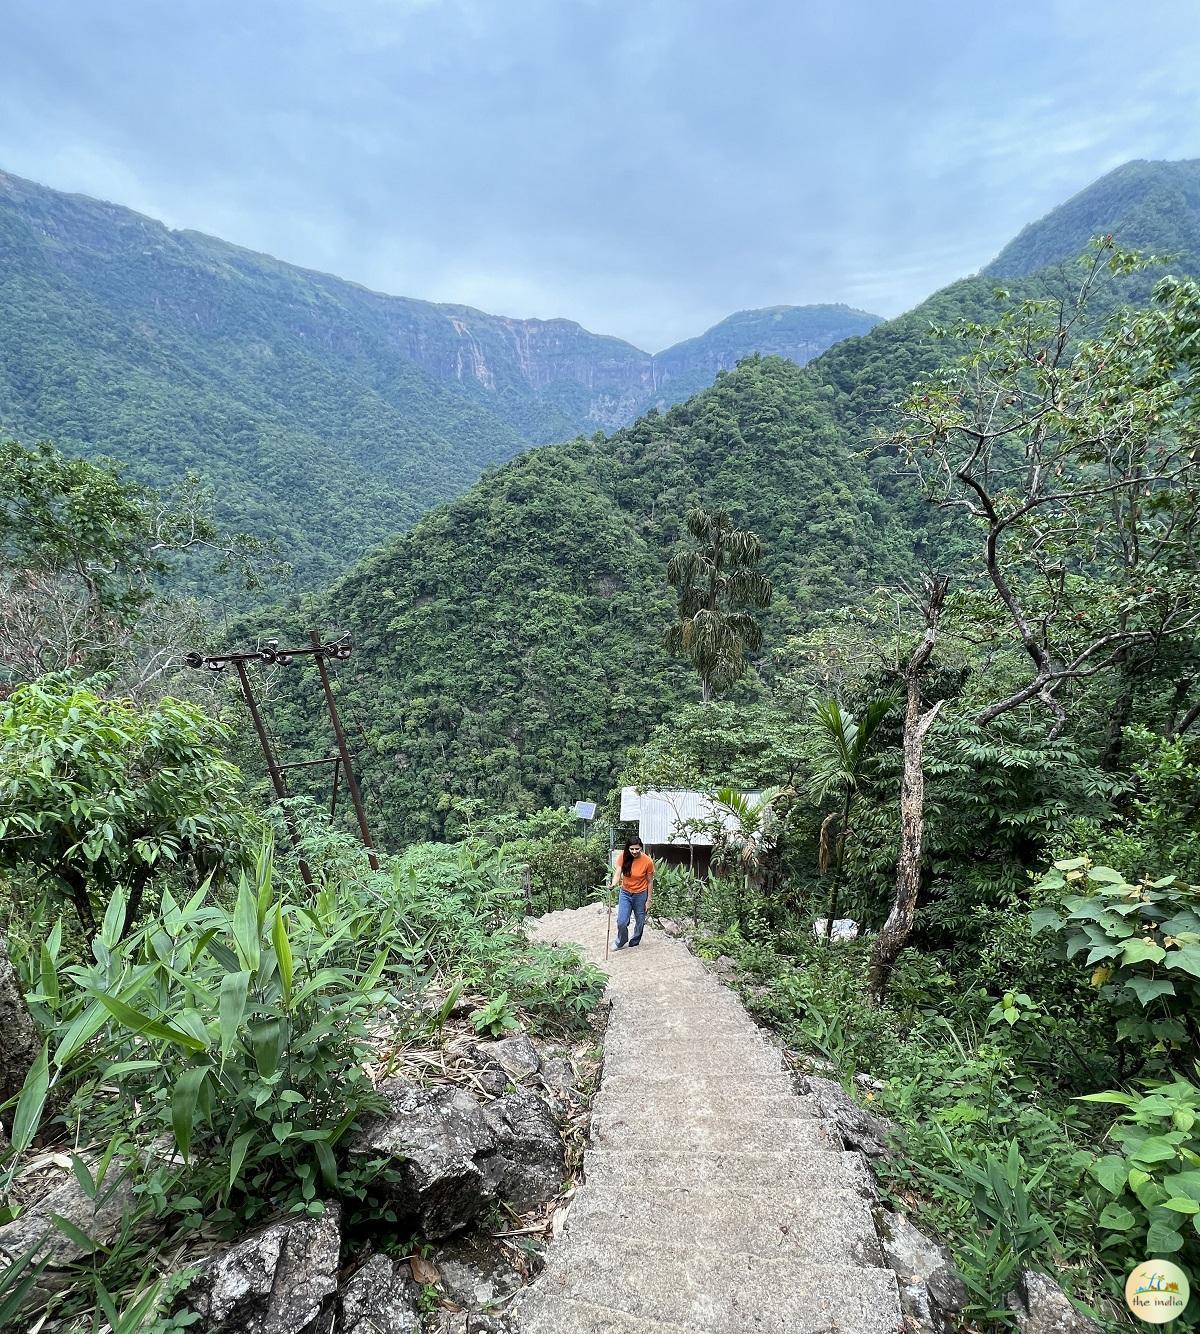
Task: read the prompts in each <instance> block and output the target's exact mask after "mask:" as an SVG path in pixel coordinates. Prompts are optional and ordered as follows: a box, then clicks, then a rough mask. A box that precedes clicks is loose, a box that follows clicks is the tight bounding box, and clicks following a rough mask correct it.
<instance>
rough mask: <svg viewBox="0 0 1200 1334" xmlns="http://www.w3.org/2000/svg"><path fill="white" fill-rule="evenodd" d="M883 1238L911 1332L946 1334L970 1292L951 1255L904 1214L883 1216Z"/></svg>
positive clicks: (885, 1255) (881, 1219)
mask: <svg viewBox="0 0 1200 1334" xmlns="http://www.w3.org/2000/svg"><path fill="white" fill-rule="evenodd" d="M879 1222H880V1227H879V1235H880V1240H881V1242H882V1243H883V1254H884V1258H885V1259H886V1260H887V1263H888V1267H889V1268H890V1269H893V1270H894V1271H895V1273H896V1279H897V1282H898V1284H899V1287H900V1305H901V1307H902V1308H903V1310H904V1314H905V1316H906V1318H907V1323H908V1325H909V1328H910V1329H913V1330H920V1331H921V1332H922V1334H927V1332H928V1334H942V1331H944V1330H946V1329H948V1328H951V1327H952V1325H951V1321H950V1319H949V1317H951V1316H953V1315H955V1314H957V1313H958V1312H959V1311H961V1310H962V1309H963V1307H964V1306H966V1304H967V1289H966V1285H965V1284H964V1283H963V1281H962V1279H961V1278H960V1277H959V1275H958V1271H957V1269H955V1267H954V1260H953V1257H952V1256H951V1254H950V1252H949V1251H948V1250H947V1249H946V1248H945V1247H944V1246H940V1245H939V1244H938V1243H937V1242H935V1241H933V1240H932V1239H931V1238H929V1237H927V1236H926V1235H925V1234H924V1233H923V1232H922V1231H921V1230H920V1229H919V1228H917V1227H915V1226H914V1225H913V1223H911V1222H910V1221H909V1219H907V1218H906V1217H905V1216H904V1215H903V1214H897V1213H889V1212H887V1211H886V1210H885V1211H884V1212H883V1213H881V1215H880V1219H879Z"/></svg>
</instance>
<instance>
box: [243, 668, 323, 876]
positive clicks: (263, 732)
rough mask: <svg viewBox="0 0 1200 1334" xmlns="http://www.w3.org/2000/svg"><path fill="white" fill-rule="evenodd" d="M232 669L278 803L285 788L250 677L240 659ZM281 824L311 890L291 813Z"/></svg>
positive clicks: (301, 873) (285, 816)
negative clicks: (240, 688) (284, 828)
mask: <svg viewBox="0 0 1200 1334" xmlns="http://www.w3.org/2000/svg"><path fill="white" fill-rule="evenodd" d="M233 665H234V668H235V669H236V671H237V674H238V681H239V682H240V684H241V687H242V697H243V698H244V699H245V701H246V707H247V708H248V709H249V710H250V717H251V719H253V721H254V730H255V731H256V732H257V733H258V744H259V745H260V746H261V747H262V753H263V759H265V760H266V762H267V773H269V774H270V775H271V785H272V787H274V789H275V795H276V796H277V797H278V798H279V800H280V801H284V800H286V798H287V788H286V787H284V785H283V774H282V773H280V771H279V766H278V765H277V764H276V763H275V756H274V754H273V753H272V751H271V739H270V737H268V736H267V729H266V728H265V727H264V726H263V720H262V715H261V714H260V713H259V711H258V701H257V700H256V699H255V698H254V691H253V690H251V689H250V677H249V675H248V673H247V672H246V664H245V663H244V662H242V660H241V659H240V658H235V659H234V661H233ZM283 822H284V824H285V825H287V831H288V833H289V835H291V839H292V846H293V847H294V848H295V849H296V860H297V861H298V862H299V864H300V877H301V879H302V880H303V881H304V883H305V884H306V885H307V886H308V887H309V889H312V888H313V879H312V874H311V872H310V871H309V869H308V863H307V862H306V861H305V860H304V858H303V857H302V856H301V855H300V835H299V834H298V833H297V832H296V826H295V824H294V823H293V821H292V816H291V813H290V812H289V811H288V810H287V809H286V808H285V809H284V811H283Z"/></svg>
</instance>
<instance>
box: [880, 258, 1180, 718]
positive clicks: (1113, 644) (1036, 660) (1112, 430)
mask: <svg viewBox="0 0 1200 1334" xmlns="http://www.w3.org/2000/svg"><path fill="white" fill-rule="evenodd" d="M1142 266H1143V261H1141V260H1139V259H1138V258H1137V257H1135V256H1131V255H1126V254H1121V253H1118V252H1116V251H1115V250H1114V249H1113V247H1112V244H1111V239H1106V240H1105V241H1103V242H1100V243H1098V244H1097V248H1096V249H1095V251H1094V252H1093V254H1092V256H1091V258H1090V259H1089V260H1087V261H1086V265H1085V270H1084V275H1083V279H1082V282H1081V283H1080V285H1079V288H1078V289H1077V290H1076V291H1075V292H1074V293H1073V294H1071V295H1069V296H1065V297H1060V298H1049V297H1047V298H1038V299H1030V300H1024V301H1020V302H1017V303H1015V304H1014V305H1012V306H1010V307H1009V308H1008V309H1006V310H1005V311H1004V313H1003V314H1002V315H1001V316H1000V318H999V319H998V320H996V321H994V322H992V323H988V324H979V323H968V324H963V325H961V326H960V327H959V328H958V330H957V334H958V336H959V337H960V338H962V339H965V340H966V341H967V342H968V343H969V345H970V351H969V352H968V353H967V355H966V356H964V357H963V358H962V359H961V360H960V361H959V362H958V363H957V364H956V365H955V366H953V367H951V368H950V369H949V370H946V371H944V372H942V373H940V374H939V375H936V376H934V377H932V378H929V379H926V380H925V381H924V382H923V383H921V384H918V386H917V388H916V390H915V391H914V393H913V394H912V396H911V397H910V398H909V400H908V402H907V404H906V405H905V411H906V421H905V423H904V425H903V427H902V429H901V430H900V431H899V432H898V433H897V434H896V435H895V436H894V438H893V443H898V444H899V445H900V446H901V448H902V449H903V451H904V452H905V454H906V455H907V457H908V459H909V461H910V462H911V463H912V464H913V466H914V467H915V468H916V469H917V470H918V472H919V475H920V476H921V478H922V481H923V483H924V486H925V490H926V495H927V497H928V498H929V499H930V500H932V501H933V502H934V503H936V504H938V505H939V506H943V507H946V508H949V509H951V510H956V511H959V512H961V513H963V514H965V515H967V516H968V517H969V519H970V520H971V521H972V522H973V523H974V524H975V525H976V527H977V528H978V530H979V531H980V532H981V533H982V536H983V544H982V548H981V551H980V555H981V563H982V570H981V573H982V575H983V576H984V578H985V580H986V582H987V584H990V586H991V591H992V592H993V593H994V594H995V596H996V598H998V606H997V604H996V603H995V602H991V603H990V606H991V608H992V625H993V631H994V632H997V633H1000V634H1002V635H1003V636H1004V638H1006V639H1008V640H1011V638H1012V637H1013V636H1015V638H1016V641H1017V643H1018V644H1019V646H1020V648H1021V650H1022V652H1023V653H1024V655H1025V656H1026V657H1027V658H1028V659H1029V662H1030V664H1031V665H1032V671H1031V672H1030V674H1029V675H1028V676H1027V678H1026V679H1025V680H1024V681H1022V682H1019V683H1015V684H1014V685H1013V686H1012V688H1010V689H1007V690H1006V691H1005V693H1003V694H1002V695H1001V697H1000V698H998V699H993V700H991V701H990V702H989V703H988V704H987V705H986V706H985V707H983V708H982V709H981V710H980V711H979V713H978V716H977V718H976V721H977V722H978V723H979V724H981V725H983V724H986V723H989V722H991V721H992V720H993V719H995V718H997V717H999V716H1000V715H1001V714H1003V713H1007V712H1008V711H1009V710H1011V709H1015V708H1018V707H1020V706H1022V705H1024V704H1027V703H1032V702H1037V703H1039V704H1041V705H1042V706H1044V707H1045V708H1046V709H1047V710H1048V711H1049V712H1050V714H1051V718H1052V725H1051V728H1050V735H1051V737H1052V738H1056V737H1058V736H1060V735H1061V734H1062V732H1063V730H1064V728H1065V727H1066V723H1067V708H1068V704H1069V702H1070V699H1071V691H1072V688H1073V687H1074V686H1076V685H1077V684H1078V683H1080V682H1082V681H1085V680H1086V679H1088V678H1090V677H1093V676H1095V675H1097V674H1098V673H1101V672H1104V671H1107V670H1109V669H1111V668H1113V667H1118V668H1124V669H1125V670H1126V671H1127V672H1129V673H1131V674H1134V673H1137V672H1139V671H1141V672H1144V670H1145V667H1146V662H1147V660H1148V659H1151V658H1153V657H1154V656H1156V655H1157V654H1158V653H1159V652H1161V650H1162V648H1163V646H1164V645H1165V644H1167V643H1168V642H1172V641H1177V640H1180V639H1185V638H1190V637H1194V632H1195V629H1196V627H1197V625H1200V582H1198V581H1197V579H1196V568H1197V563H1198V562H1197V538H1198V535H1200V414H1198V413H1197V407H1198V406H1200V395H1198V392H1197V391H1198V389H1200V337H1198V335H1200V284H1197V283H1196V282H1195V281H1192V280H1190V279H1178V278H1170V277H1168V278H1163V279H1161V280H1160V281H1159V282H1158V283H1157V284H1156V286H1155V289H1154V304H1153V305H1152V306H1151V307H1150V308H1147V309H1145V310H1137V311H1122V312H1118V313H1117V314H1116V315H1113V316H1112V317H1110V319H1109V320H1108V321H1107V323H1106V324H1105V326H1104V328H1103V331H1102V332H1101V333H1100V335H1099V336H1098V337H1095V338H1087V337H1085V336H1084V335H1085V332H1086V330H1087V327H1088V320H1089V318H1092V317H1091V316H1090V313H1089V312H1090V307H1092V306H1093V304H1094V302H1095V300H1096V297H1097V293H1098V291H1099V290H1100V289H1101V288H1102V286H1103V282H1104V279H1105V277H1106V275H1108V274H1110V273H1117V274H1120V273H1128V272H1130V271H1132V270H1134V269H1136V268H1139V267H1142ZM1004 295H1005V294H1003V293H1001V296H1002V297H1003V296H1004ZM1093 322H1094V320H1093ZM1189 688H1190V687H1189ZM1131 700H1132V687H1131V688H1130V689H1129V690H1128V691H1127V692H1126V693H1125V702H1124V704H1123V705H1122V707H1123V708H1124V709H1125V710H1126V711H1127V710H1128V708H1129V704H1130V702H1131Z"/></svg>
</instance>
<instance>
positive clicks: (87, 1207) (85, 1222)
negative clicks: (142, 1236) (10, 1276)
mask: <svg viewBox="0 0 1200 1334" xmlns="http://www.w3.org/2000/svg"><path fill="white" fill-rule="evenodd" d="M134 1207H135V1201H134V1195H133V1178H132V1176H131V1175H130V1174H129V1172H127V1171H122V1170H121V1169H120V1167H119V1166H118V1165H117V1164H116V1163H114V1164H113V1165H112V1167H110V1169H109V1171H108V1174H107V1176H106V1177H105V1180H104V1183H103V1184H102V1185H101V1187H100V1190H99V1191H98V1192H97V1198H96V1199H95V1200H91V1199H89V1198H88V1197H87V1196H86V1195H85V1194H84V1193H83V1190H82V1189H81V1188H80V1185H79V1182H78V1181H76V1180H75V1177H74V1176H73V1175H72V1176H69V1177H67V1178H66V1180H65V1181H63V1182H62V1183H61V1184H60V1185H58V1186H56V1187H55V1188H54V1189H53V1190H52V1191H51V1192H50V1193H49V1194H48V1195H44V1196H43V1197H42V1198H41V1199H40V1200H39V1201H38V1202H37V1203H36V1204H35V1205H33V1206H32V1207H31V1208H30V1209H27V1210H26V1211H25V1213H23V1214H22V1215H21V1216H20V1218H17V1219H14V1220H13V1222H11V1223H6V1224H5V1225H4V1226H3V1227H0V1255H3V1256H4V1257H5V1258H6V1259H7V1260H8V1261H9V1262H10V1263H11V1262H12V1261H13V1260H15V1259H16V1257H17V1256H19V1255H22V1254H24V1252H26V1251H28V1250H30V1249H32V1248H33V1247H35V1246H38V1255H39V1257H40V1258H42V1259H44V1260H46V1261H47V1263H48V1265H49V1267H51V1268H59V1267H61V1266H64V1265H68V1264H71V1263H72V1262H73V1261H76V1260H81V1259H83V1258H85V1257H86V1256H89V1255H91V1254H92V1252H93V1251H94V1250H95V1249H96V1246H104V1245H107V1244H108V1243H109V1242H110V1241H112V1239H113V1238H114V1237H115V1236H116V1235H117V1234H118V1233H119V1232H120V1230H121V1226H122V1222H123V1220H124V1218H125V1216H126V1215H127V1214H129V1213H132V1212H133V1210H134ZM52 1214H58V1215H59V1216H60V1217H61V1218H65V1219H66V1220H67V1221H68V1222H69V1223H74V1224H75V1226H76V1227H77V1228H79V1229H80V1231H82V1232H84V1233H85V1234H86V1235H87V1236H88V1237H90V1238H91V1240H92V1242H93V1243H94V1244H93V1245H91V1246H88V1247H84V1246H81V1245H80V1244H79V1243H78V1242H76V1241H72V1239H71V1238H70V1237H68V1236H67V1235H66V1234H65V1233H63V1232H60V1231H59V1229H58V1228H57V1227H55V1225H54V1220H53V1218H52V1217H51V1215H52ZM39 1242H40V1243H41V1244H40V1246H39Z"/></svg>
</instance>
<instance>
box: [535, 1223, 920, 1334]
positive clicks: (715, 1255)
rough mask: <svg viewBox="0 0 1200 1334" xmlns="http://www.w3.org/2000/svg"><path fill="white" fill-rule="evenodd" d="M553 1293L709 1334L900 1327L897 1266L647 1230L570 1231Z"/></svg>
mask: <svg viewBox="0 0 1200 1334" xmlns="http://www.w3.org/2000/svg"><path fill="white" fill-rule="evenodd" d="M538 1283H539V1285H541V1286H542V1287H543V1288H544V1290H545V1292H546V1294H547V1295H548V1296H554V1297H559V1298H565V1299H567V1300H570V1301H583V1302H589V1303H591V1304H593V1305H596V1306H609V1307H611V1308H615V1309H619V1310H622V1311H624V1312H626V1313H627V1314H628V1315H631V1316H636V1317H639V1318H641V1319H646V1320H658V1321H661V1322H664V1323H667V1324H671V1323H674V1324H682V1325H684V1326H685V1327H686V1328H688V1329H691V1330H695V1331H704V1334H742V1331H751V1330H752V1331H754V1334H818V1332H820V1334H827V1332H828V1331H829V1330H831V1329H836V1330H838V1331H846V1332H847V1334H898V1331H900V1330H902V1329H903V1324H902V1320H901V1314H900V1302H899V1297H898V1294H897V1288H896V1276H895V1274H893V1273H892V1272H891V1270H884V1269H873V1268H861V1267H858V1266H855V1265H844V1264H843V1265H838V1264H832V1265H813V1264H809V1263H807V1262H806V1261H802V1260H792V1259H786V1258H782V1257H778V1256H771V1257H769V1258H764V1257H761V1256H757V1255H749V1254H745V1253H743V1252H741V1251H733V1250H730V1249H728V1248H726V1247H721V1248H719V1249H716V1250H699V1249H695V1250H690V1249H688V1248H686V1247H679V1246H674V1245H668V1244H666V1243H664V1242H662V1241H659V1240H656V1239H649V1238H644V1237H632V1236H626V1237H611V1236H599V1235H593V1236H590V1237H588V1238H586V1239H583V1238H580V1239H578V1240H577V1239H575V1238H566V1237H564V1238H563V1239H562V1241H561V1242H560V1243H559V1245H558V1246H556V1247H552V1248H551V1250H550V1253H549V1263H548V1264H547V1267H546V1272H545V1273H544V1274H543V1275H542V1277H541V1278H540V1279H539V1280H538Z"/></svg>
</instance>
